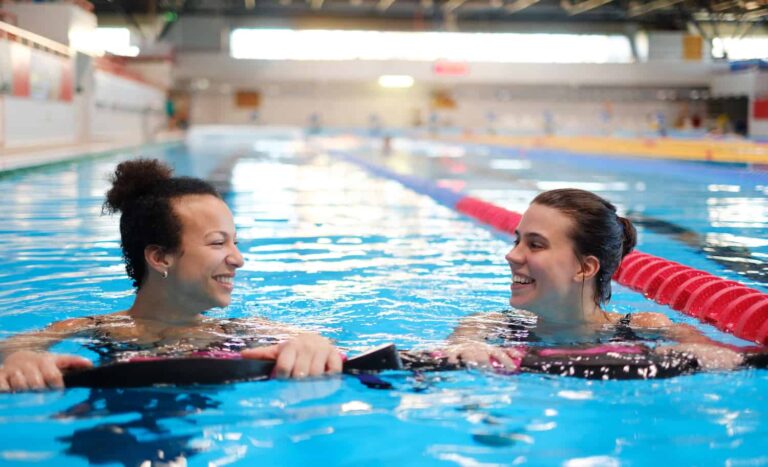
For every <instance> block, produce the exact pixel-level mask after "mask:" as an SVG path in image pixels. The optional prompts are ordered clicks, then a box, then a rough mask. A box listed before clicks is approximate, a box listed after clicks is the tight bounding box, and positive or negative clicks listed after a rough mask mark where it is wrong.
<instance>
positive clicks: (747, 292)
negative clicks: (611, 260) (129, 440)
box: [456, 196, 768, 345]
mask: <svg viewBox="0 0 768 467" xmlns="http://www.w3.org/2000/svg"><path fill="white" fill-rule="evenodd" d="M456 210H457V211H459V212H461V213H462V214H465V215H467V216H469V217H471V218H473V219H475V220H477V221H480V222H482V223H484V224H488V225H490V226H493V227H495V228H497V229H499V230H501V231H503V232H507V233H514V232H515V229H516V228H517V224H519V223H520V219H521V218H522V215H521V214H519V213H517V212H514V211H510V210H508V209H504V208H502V207H500V206H496V205H494V204H492V203H489V202H487V201H483V200H481V199H477V198H473V197H471V196H466V197H464V198H462V199H461V200H459V202H458V203H457V204H456ZM613 279H614V280H615V281H616V282H618V283H619V284H621V285H624V286H626V287H629V288H630V289H632V290H635V291H637V292H640V293H642V294H643V295H645V296H646V297H648V298H650V299H651V300H654V301H656V302H657V303H660V304H662V305H668V306H669V307H671V308H672V309H674V310H677V311H681V312H683V313H685V314H687V315H690V316H693V317H696V318H698V319H699V320H700V321H701V322H703V323H706V324H711V325H713V326H715V327H717V328H718V329H720V330H721V331H725V332H729V333H732V334H734V335H735V336H737V337H740V338H742V339H745V340H748V341H753V342H757V343H758V344H762V345H768V294H765V293H763V292H761V291H759V290H756V289H751V288H749V287H746V286H744V285H742V284H740V283H738V282H735V281H730V280H726V279H722V278H720V277H717V276H714V275H712V274H709V273H708V272H704V271H699V270H697V269H694V268H690V267H688V266H685V265H683V264H680V263H676V262H674V261H669V260H666V259H664V258H659V257H657V256H653V255H649V254H646V253H641V252H639V251H634V252H632V253H630V254H628V255H627V256H626V257H625V258H624V261H623V262H622V263H621V265H620V266H619V269H618V270H617V271H616V274H614V276H613Z"/></svg>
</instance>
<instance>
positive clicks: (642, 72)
mask: <svg viewBox="0 0 768 467" xmlns="http://www.w3.org/2000/svg"><path fill="white" fill-rule="evenodd" d="M727 68H728V67H727V65H724V64H719V63H703V62H684V61H677V62H646V63H629V64H617V63H611V64H559V63H554V64H541V63H474V64H471V65H470V66H469V73H468V74H467V75H466V76H454V77H445V76H437V75H435V74H434V72H433V66H432V64H431V63H427V62H406V61H391V62H383V61H382V62H378V61H368V62H361V61H352V62H334V61H313V62H300V61H282V62H281V61H269V60H236V59H233V58H231V57H229V55H227V54H226V53H223V52H185V53H180V54H179V55H178V57H177V68H176V70H175V78H176V79H177V80H185V79H186V80H193V79H196V78H206V79H208V80H210V81H212V82H214V83H215V82H220V83H229V84H233V85H236V86H238V85H248V84H251V85H252V84H254V83H259V82H286V81H288V82H305V81H313V82H375V81H376V79H378V77H379V76H380V75H382V74H408V75H411V76H413V77H414V78H415V79H416V81H417V82H419V83H429V84H462V83H483V84H536V85H544V84H550V85H579V86H587V85H590V86H708V85H709V81H710V75H711V74H712V73H713V72H714V71H717V70H724V69H727Z"/></svg>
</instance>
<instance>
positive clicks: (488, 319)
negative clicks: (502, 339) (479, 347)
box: [448, 313, 507, 344]
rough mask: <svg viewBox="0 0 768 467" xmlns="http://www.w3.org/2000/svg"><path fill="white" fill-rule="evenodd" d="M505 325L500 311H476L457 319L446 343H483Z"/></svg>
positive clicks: (505, 321)
mask: <svg viewBox="0 0 768 467" xmlns="http://www.w3.org/2000/svg"><path fill="white" fill-rule="evenodd" d="M506 326H507V318H506V317H505V316H504V315H503V314H502V313H476V314H474V315H469V316H466V317H464V318H462V319H461V321H459V324H458V326H456V328H455V329H454V330H453V332H452V333H451V335H450V336H448V343H449V344H466V343H470V342H479V343H485V341H486V340H487V339H489V338H490V337H492V336H494V335H496V334H498V333H499V331H500V330H503V329H505V327H506Z"/></svg>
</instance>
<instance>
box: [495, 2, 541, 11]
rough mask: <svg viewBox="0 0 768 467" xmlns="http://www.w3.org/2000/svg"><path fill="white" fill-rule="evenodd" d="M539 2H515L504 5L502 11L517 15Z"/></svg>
mask: <svg viewBox="0 0 768 467" xmlns="http://www.w3.org/2000/svg"><path fill="white" fill-rule="evenodd" d="M540 1H541V0H516V1H514V2H512V3H509V4H507V5H504V11H506V12H507V13H517V12H518V11H523V10H525V9H526V8H528V7H529V6H532V5H535V4H537V3H539V2H540Z"/></svg>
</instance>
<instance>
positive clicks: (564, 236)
mask: <svg viewBox="0 0 768 467" xmlns="http://www.w3.org/2000/svg"><path fill="white" fill-rule="evenodd" d="M573 228H574V222H573V220H571V219H570V218H569V217H567V216H566V215H565V214H563V213H562V212H560V211H558V210H557V209H554V208H551V207H548V206H543V205H539V204H535V203H534V204H531V205H530V207H529V208H528V210H527V211H526V212H525V214H524V215H523V218H522V219H521V221H520V224H519V225H518V228H517V231H516V234H517V239H516V241H515V246H514V248H512V250H510V252H509V253H507V255H506V259H507V262H509V266H510V268H511V269H512V285H511V291H512V295H511V297H510V299H509V303H510V305H512V306H513V307H515V308H519V309H523V310H527V311H531V312H533V313H536V314H537V315H539V316H541V317H549V318H552V319H556V320H562V319H571V318H573V317H578V316H582V315H583V311H582V310H584V308H583V306H584V303H585V297H587V302H586V303H587V305H589V303H590V301H591V297H592V293H593V287H594V284H593V282H594V281H593V280H591V279H588V280H585V275H584V262H583V260H582V261H580V260H579V258H578V257H577V256H576V253H575V250H574V243H573V241H572V240H571V238H570V237H569V232H571V229H573ZM590 277H591V276H590ZM592 306H593V307H594V303H592Z"/></svg>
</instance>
